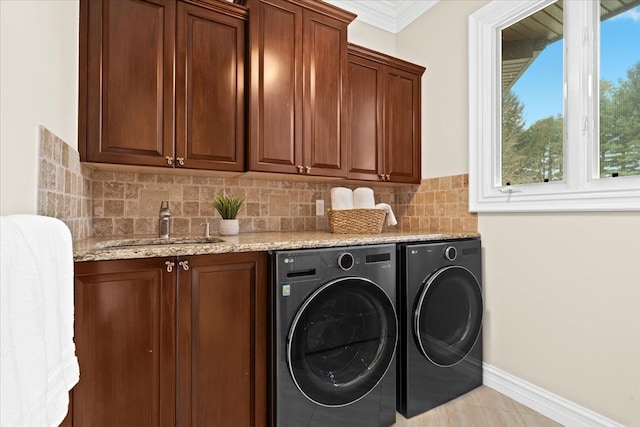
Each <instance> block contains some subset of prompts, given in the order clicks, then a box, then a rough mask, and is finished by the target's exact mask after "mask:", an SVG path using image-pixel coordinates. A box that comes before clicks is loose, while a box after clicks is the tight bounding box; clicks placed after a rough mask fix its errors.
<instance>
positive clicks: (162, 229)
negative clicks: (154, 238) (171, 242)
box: [158, 200, 171, 239]
mask: <svg viewBox="0 0 640 427" xmlns="http://www.w3.org/2000/svg"><path fill="white" fill-rule="evenodd" d="M159 217H160V219H158V230H159V231H158V237H163V238H165V239H168V238H169V237H170V236H171V211H170V210H169V202H168V201H167V200H163V201H162V203H160V213H159Z"/></svg>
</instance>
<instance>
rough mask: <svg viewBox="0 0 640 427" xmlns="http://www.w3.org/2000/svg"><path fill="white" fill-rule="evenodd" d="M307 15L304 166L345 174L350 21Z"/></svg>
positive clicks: (322, 172) (315, 171)
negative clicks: (346, 85)
mask: <svg viewBox="0 0 640 427" xmlns="http://www.w3.org/2000/svg"><path fill="white" fill-rule="evenodd" d="M303 17H304V23H303V41H304V43H303V48H302V51H303V58H304V135H303V137H304V166H305V168H306V169H307V173H308V174H311V175H321V176H337V177H344V176H346V171H347V164H346V154H347V146H346V144H343V142H342V135H343V133H344V132H343V126H344V125H345V122H344V119H343V117H342V116H343V114H344V111H343V108H342V100H343V88H344V85H343V83H342V78H343V76H346V75H347V24H346V23H344V22H341V21H339V20H336V19H332V18H329V17H328V16H326V15H322V14H320V13H316V12H313V11H310V10H304V13H303ZM307 167H310V168H311V169H308V168H307Z"/></svg>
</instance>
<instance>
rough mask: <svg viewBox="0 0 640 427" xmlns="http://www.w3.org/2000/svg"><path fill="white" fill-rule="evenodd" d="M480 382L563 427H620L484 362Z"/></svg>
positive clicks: (607, 419)
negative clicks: (481, 380)
mask: <svg viewBox="0 0 640 427" xmlns="http://www.w3.org/2000/svg"><path fill="white" fill-rule="evenodd" d="M482 369H483V377H484V379H483V383H484V385H486V386H487V387H489V388H492V389H494V390H496V391H498V392H500V393H502V394H504V395H505V396H507V397H510V398H511V399H513V400H515V401H517V402H520V403H522V404H523V405H525V406H527V407H529V408H531V409H533V410H534V411H536V412H539V413H540V414H542V415H544V416H546V417H549V418H551V419H552V420H554V421H556V422H558V423H560V424H562V425H563V426H565V427H585V426H594V427H595V426H603V427H604V426H606V427H622V424H619V423H617V422H615V421H613V420H610V419H609V418H606V417H603V416H602V415H600V414H597V413H595V412H593V411H591V410H589V409H587V408H584V407H582V406H580V405H578V404H576V403H573V402H570V401H569V400H567V399H565V398H563V397H560V396H558V395H556V394H553V393H551V392H549V391H547V390H544V389H542V388H540V387H538V386H536V385H533V384H531V383H529V382H527V381H524V380H522V379H520V378H518V377H515V376H513V375H511V374H509V373H507V372H505V371H502V370H500V369H498V368H496V367H494V366H491V365H488V364H487V363H483V364H482Z"/></svg>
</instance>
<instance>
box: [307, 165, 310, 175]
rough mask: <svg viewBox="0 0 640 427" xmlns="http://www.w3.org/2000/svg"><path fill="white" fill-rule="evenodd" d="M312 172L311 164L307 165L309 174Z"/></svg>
mask: <svg viewBox="0 0 640 427" xmlns="http://www.w3.org/2000/svg"><path fill="white" fill-rule="evenodd" d="M310 173H311V166H307V175H309V174H310Z"/></svg>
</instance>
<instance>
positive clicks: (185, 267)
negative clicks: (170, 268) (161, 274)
mask: <svg viewBox="0 0 640 427" xmlns="http://www.w3.org/2000/svg"><path fill="white" fill-rule="evenodd" d="M178 265H180V266H181V267H182V269H183V270H184V271H187V270H189V261H180V262H179V263H178Z"/></svg>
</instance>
